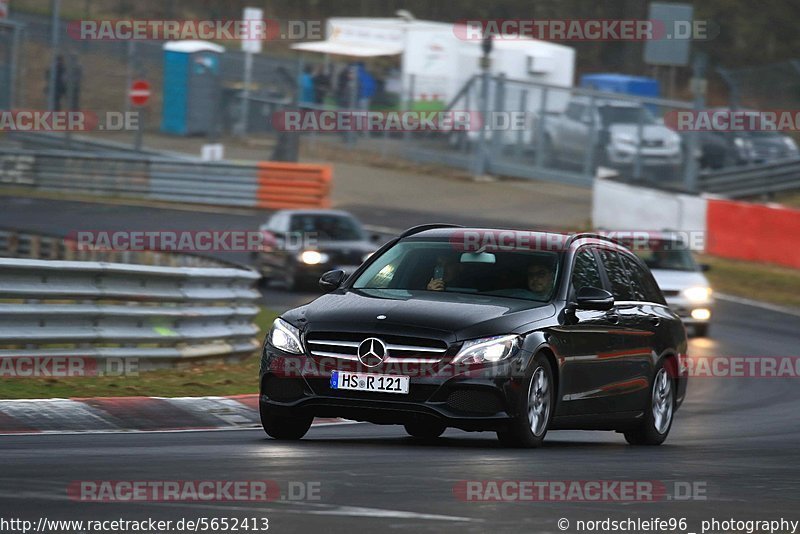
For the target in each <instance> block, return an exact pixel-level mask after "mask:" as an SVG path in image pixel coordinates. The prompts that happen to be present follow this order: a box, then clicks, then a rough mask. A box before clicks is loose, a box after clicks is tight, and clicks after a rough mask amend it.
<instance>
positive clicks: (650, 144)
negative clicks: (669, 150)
mask: <svg viewBox="0 0 800 534" xmlns="http://www.w3.org/2000/svg"><path fill="white" fill-rule="evenodd" d="M642 146H643V147H646V148H661V147H663V146H664V141H663V140H662V139H644V140H642Z"/></svg>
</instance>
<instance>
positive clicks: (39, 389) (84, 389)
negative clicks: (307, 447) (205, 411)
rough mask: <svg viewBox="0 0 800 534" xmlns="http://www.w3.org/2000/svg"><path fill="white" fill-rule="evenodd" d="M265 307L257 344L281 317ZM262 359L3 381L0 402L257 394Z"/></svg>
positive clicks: (259, 318)
mask: <svg viewBox="0 0 800 534" xmlns="http://www.w3.org/2000/svg"><path fill="white" fill-rule="evenodd" d="M277 315H278V314H277V313H276V312H274V311H273V310H269V309H266V308H262V309H261V312H260V313H259V314H258V315H257V316H256V318H255V320H254V322H255V323H256V325H258V327H259V328H260V330H261V334H260V336H259V339H261V338H263V335H264V334H265V333H266V332H267V330H268V329H269V327H270V325H271V324H272V321H273V320H274V319H275V317H277ZM258 360H259V358H258V355H257V354H254V355H252V356H249V357H247V358H244V359H242V360H240V361H238V362H235V363H223V362H219V361H215V362H211V361H206V362H202V361H201V362H193V363H191V364H187V365H186V366H185V367H183V366H182V367H178V368H174V369H158V370H154V371H143V372H141V373H139V374H138V375H137V376H98V377H68V378H56V377H36V378H27V377H26V378H2V379H0V398H3V399H42V398H52V397H62V398H70V397H135V396H150V397H183V396H206V395H238V394H243V393H257V392H258Z"/></svg>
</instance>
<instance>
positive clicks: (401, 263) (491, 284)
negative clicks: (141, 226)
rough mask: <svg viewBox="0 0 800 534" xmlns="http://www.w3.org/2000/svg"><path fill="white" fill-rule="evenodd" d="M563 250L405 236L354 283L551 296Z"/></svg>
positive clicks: (358, 285) (545, 298) (357, 286)
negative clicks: (492, 247) (464, 247)
mask: <svg viewBox="0 0 800 534" xmlns="http://www.w3.org/2000/svg"><path fill="white" fill-rule="evenodd" d="M558 268H559V255H558V254H557V253H554V252H540V251H532V250H501V251H491V252H481V253H475V252H463V251H461V250H457V248H456V247H454V246H453V245H452V244H450V243H449V242H447V241H417V240H408V241H403V242H400V243H398V244H397V245H395V246H394V247H392V248H391V249H389V250H387V251H386V252H385V253H383V254H382V255H381V256H380V257H379V258H377V259H376V260H375V261H374V263H372V264H371V265H370V266H369V267H368V268H367V269H366V270H365V271H364V272H363V273H362V274H361V276H359V277H358V279H357V280H355V282H354V283H353V286H352V287H353V288H354V289H398V290H421V291H441V292H453V293H470V294H480V295H491V296H498V297H508V298H516V299H526V300H534V301H539V302H547V301H549V300H550V299H551V298H552V296H553V293H554V291H555V284H556V279H557V275H558Z"/></svg>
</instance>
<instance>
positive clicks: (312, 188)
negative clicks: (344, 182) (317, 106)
mask: <svg viewBox="0 0 800 534" xmlns="http://www.w3.org/2000/svg"><path fill="white" fill-rule="evenodd" d="M291 166H294V170H293V169H290V168H288V167H291ZM314 169H316V170H317V171H318V172H317V173H316V174H314V173H310V172H309V171H310V170H314ZM0 185H10V186H21V187H33V188H36V189H43V190H50V191H69V192H79V193H85V194H94V195H102V196H120V197H135V198H148V199H155V200H167V201H173V202H187V203H194V204H213V205H223V206H242V207H252V208H268V209H270V208H315V207H326V206H327V205H328V204H329V197H330V166H327V165H311V164H282V165H281V168H279V169H272V167H270V164H268V163H263V162H255V163H232V162H201V161H196V160H185V161H182V160H177V159H174V158H168V157H161V156H152V155H139V154H121V153H118V154H117V153H115V154H102V153H86V152H71V151H66V150H36V151H32V150H20V149H13V148H8V147H2V146H0Z"/></svg>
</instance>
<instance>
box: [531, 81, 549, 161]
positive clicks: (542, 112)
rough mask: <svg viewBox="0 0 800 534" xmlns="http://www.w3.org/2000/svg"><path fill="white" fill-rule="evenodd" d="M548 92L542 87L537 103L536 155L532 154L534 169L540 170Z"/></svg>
mask: <svg viewBox="0 0 800 534" xmlns="http://www.w3.org/2000/svg"><path fill="white" fill-rule="evenodd" d="M549 92H550V90H549V89H548V88H547V87H542V97H541V100H540V101H539V116H538V117H537V118H536V125H535V128H536V130H535V131H536V153H535V154H534V158H535V165H536V168H538V169H541V168H542V166H543V165H544V135H545V134H544V132H545V127H544V126H545V123H544V121H545V120H547V94H548V93H549Z"/></svg>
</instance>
